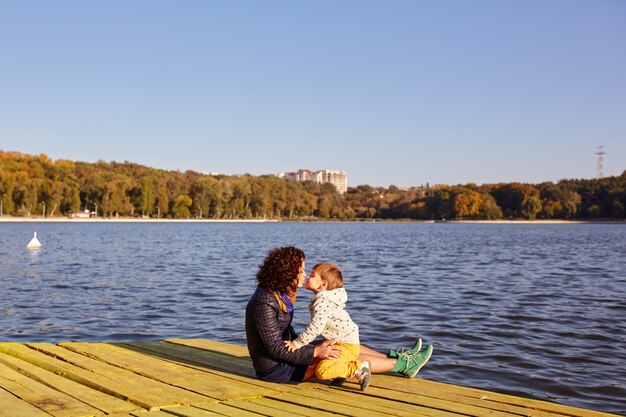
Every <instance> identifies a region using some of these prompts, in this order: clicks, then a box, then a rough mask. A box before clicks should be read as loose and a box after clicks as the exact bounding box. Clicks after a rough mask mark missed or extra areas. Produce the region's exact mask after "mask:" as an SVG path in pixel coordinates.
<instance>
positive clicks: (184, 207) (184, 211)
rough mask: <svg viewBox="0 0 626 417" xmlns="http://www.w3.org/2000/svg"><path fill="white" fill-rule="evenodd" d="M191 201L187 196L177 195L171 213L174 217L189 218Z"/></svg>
mask: <svg viewBox="0 0 626 417" xmlns="http://www.w3.org/2000/svg"><path fill="white" fill-rule="evenodd" d="M192 203H193V201H192V200H191V198H190V197H189V196H187V195H182V194H181V195H179V196H177V197H176V198H175V199H174V208H173V213H174V217H176V218H179V219H188V218H189V217H190V216H191V213H190V211H189V208H190V207H191V204H192Z"/></svg>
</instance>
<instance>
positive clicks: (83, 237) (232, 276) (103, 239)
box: [0, 223, 626, 414]
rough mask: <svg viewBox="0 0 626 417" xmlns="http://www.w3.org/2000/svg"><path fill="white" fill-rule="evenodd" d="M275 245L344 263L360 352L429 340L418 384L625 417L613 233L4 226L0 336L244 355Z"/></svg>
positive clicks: (621, 313) (431, 227) (615, 228)
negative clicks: (176, 341) (194, 341)
mask: <svg viewBox="0 0 626 417" xmlns="http://www.w3.org/2000/svg"><path fill="white" fill-rule="evenodd" d="M33 231H37V232H38V233H37V234H38V236H39V238H40V240H41V241H42V243H43V248H42V249H41V250H38V251H30V250H28V249H26V243H28V241H29V240H30V238H31V236H32V233H33ZM284 245H295V246H298V247H300V248H302V249H303V250H304V251H305V252H306V254H307V270H308V269H309V268H310V267H311V266H312V265H313V264H315V263H317V262H321V261H329V262H333V263H336V264H338V265H339V266H340V267H341V268H342V270H343V272H344V277H345V279H346V288H347V290H348V294H349V296H350V301H349V304H348V310H349V311H350V313H351V315H352V317H353V319H354V320H355V321H356V322H357V323H358V324H359V326H360V328H361V340H362V342H363V343H365V344H367V345H369V346H371V347H373V348H377V349H381V350H383V349H389V348H397V347H400V346H404V347H409V346H410V345H411V344H412V343H413V341H414V339H415V337H416V336H417V335H419V336H421V337H422V338H423V339H424V341H425V342H426V343H434V344H435V353H434V355H433V358H432V359H431V362H430V363H429V364H428V365H427V366H426V367H425V368H424V369H423V370H422V371H421V372H420V376H421V377H423V378H425V379H431V380H437V381H445V382H451V383H456V384H461V385H469V386H475V387H481V388H486V389H489V390H495V391H501V392H508V393H514V394H517V395H522V396H527V397H533V398H538V399H546V400H551V401H557V402H560V403H564V404H569V405H574V406H580V407H586V408H591V409H596V410H602V411H609V412H615V413H619V414H626V405H625V403H626V402H625V400H624V399H625V398H626V272H625V271H626V226H621V225H455V224H414V223H367V224H366V223H268V224H256V223H235V224H233V223H229V224H214V223H193V224H189V223H186V224H154V223H149V224H146V223H130V224H126V223H117V224H101V223H100V224H84V223H80V224H66V223H43V224H28V223H4V224H2V223H0V285H1V288H2V292H1V293H0V340H1V341H18V342H25V341H50V342H59V341H63V340H80V341H128V340H162V339H165V338H169V337H182V338H191V337H201V338H209V339H215V340H221V341H225V342H232V343H237V344H241V345H244V344H245V335H244V308H245V304H246V302H247V300H248V298H249V296H250V295H251V293H252V291H253V290H254V286H255V284H254V275H255V273H256V269H257V267H258V265H259V264H260V263H261V262H262V260H263V258H264V256H265V255H266V253H267V251H268V250H269V249H270V248H272V247H276V246H284ZM309 299H310V293H308V292H306V291H305V290H303V291H302V292H301V293H300V297H299V302H298V304H297V307H296V308H297V316H296V322H295V327H296V330H302V329H303V328H304V326H305V325H306V323H307V321H308V318H309V317H308V311H307V308H306V305H307V303H308V301H309Z"/></svg>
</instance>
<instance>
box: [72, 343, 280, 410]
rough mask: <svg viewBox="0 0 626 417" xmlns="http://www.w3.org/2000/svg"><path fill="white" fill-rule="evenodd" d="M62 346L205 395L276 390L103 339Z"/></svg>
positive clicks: (241, 395) (233, 395) (216, 396)
mask: <svg viewBox="0 0 626 417" xmlns="http://www.w3.org/2000/svg"><path fill="white" fill-rule="evenodd" d="M60 346H61V347H63V348H66V349H69V350H72V351H73V352H77V353H80V354H81V355H87V356H89V357H92V358H96V359H98V360H101V361H103V362H106V363H108V364H111V365H114V366H117V367H120V368H122V369H125V370H129V371H132V372H134V373H136V374H139V375H142V376H145V377H148V378H151V379H154V380H156V381H160V382H163V383H166V384H169V385H173V386H176V387H180V388H184V389H187V390H189V391H193V392H196V393H199V394H202V395H205V396H207V397H211V398H214V399H219V400H225V399H235V398H246V397H253V396H259V395H264V394H266V393H270V392H276V391H275V390H273V389H269V388H261V387H258V386H256V385H251V384H247V383H244V382H240V381H237V380H235V379H231V378H224V377H222V376H219V375H216V374H213V373H208V372H203V371H198V370H196V369H193V368H189V367H186V366H181V365H178V364H175V363H172V362H167V361H163V360H161V359H158V358H155V357H153V356H150V355H145V354H140V353H137V352H135V351H132V350H128V349H124V348H121V347H118V346H113V345H109V344H106V343H62V344H61V345H60Z"/></svg>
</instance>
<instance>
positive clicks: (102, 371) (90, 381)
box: [0, 343, 210, 410]
mask: <svg viewBox="0 0 626 417" xmlns="http://www.w3.org/2000/svg"><path fill="white" fill-rule="evenodd" d="M36 345H37V346H38V347H39V348H40V349H43V350H46V351H48V353H49V354H48V355H47V354H44V353H42V352H39V351H35V350H33V349H30V348H28V347H26V346H24V345H21V344H19V343H1V344H0V352H4V353H6V354H9V355H11V356H15V357H18V358H20V359H22V360H25V361H27V362H30V363H32V364H34V365H37V366H39V367H41V368H44V369H47V370H49V371H51V372H55V373H57V374H59V375H63V376H64V377H66V378H69V379H71V380H73V381H75V382H78V383H80V384H83V385H86V386H88V387H91V388H94V389H97V390H100V391H102V392H106V393H107V394H109V395H113V396H115V397H118V398H122V399H125V400H128V401H131V402H133V403H135V404H137V405H139V406H141V407H143V408H146V409H148V410H152V409H158V408H160V407H165V406H168V405H188V404H191V403H199V402H203V401H208V400H210V399H209V398H208V397H205V396H202V395H199V394H196V393H192V392H189V391H185V390H183V389H181V388H176V387H172V386H169V385H165V384H163V383H160V382H157V381H154V380H151V379H149V378H146V377H142V376H140V375H136V374H133V373H132V372H128V371H124V370H123V369H120V368H115V367H112V366H111V365H106V364H103V363H98V361H95V360H93V359H89V358H86V357H84V356H81V355H78V354H76V353H72V352H70V351H68V350H67V349H62V348H60V347H57V346H54V345H48V344H36ZM55 354H56V355H57V356H59V359H55V358H54V357H52V356H51V355H55ZM69 354H71V355H69ZM78 365H80V366H78Z"/></svg>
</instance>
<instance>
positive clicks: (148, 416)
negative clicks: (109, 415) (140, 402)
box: [130, 410, 172, 417]
mask: <svg viewBox="0 0 626 417" xmlns="http://www.w3.org/2000/svg"><path fill="white" fill-rule="evenodd" d="M130 415H131V416H132V417H172V414H171V413H166V412H165V411H161V410H157V411H148V412H138V413H130Z"/></svg>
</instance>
